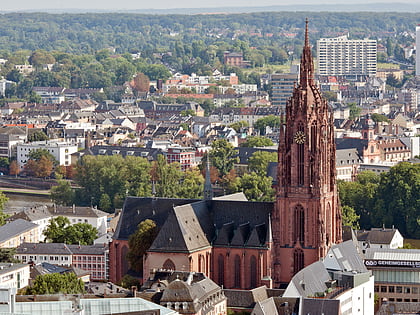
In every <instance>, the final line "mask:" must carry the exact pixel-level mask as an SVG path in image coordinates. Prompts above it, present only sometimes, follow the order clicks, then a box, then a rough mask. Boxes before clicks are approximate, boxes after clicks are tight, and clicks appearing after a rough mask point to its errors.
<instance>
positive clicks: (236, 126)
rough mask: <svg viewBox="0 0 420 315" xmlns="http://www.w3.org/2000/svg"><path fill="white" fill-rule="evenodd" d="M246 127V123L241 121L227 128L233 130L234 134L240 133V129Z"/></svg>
mask: <svg viewBox="0 0 420 315" xmlns="http://www.w3.org/2000/svg"><path fill="white" fill-rule="evenodd" d="M248 126H249V124H248V122H246V121H244V120H241V121H238V122H235V123H233V124H230V125H229V127H230V128H233V129H234V130H235V131H236V132H241V129H242V128H244V127H248Z"/></svg>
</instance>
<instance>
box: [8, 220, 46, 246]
mask: <svg viewBox="0 0 420 315" xmlns="http://www.w3.org/2000/svg"><path fill="white" fill-rule="evenodd" d="M37 226H38V224H35V223H32V222H29V221H26V220H24V219H17V220H15V221H12V222H9V223H6V224H5V225H3V226H1V227H0V243H2V242H4V241H7V240H8V239H10V238H12V237H15V236H18V235H20V234H22V233H24V232H26V231H30V230H32V229H34V228H36V227H37Z"/></svg>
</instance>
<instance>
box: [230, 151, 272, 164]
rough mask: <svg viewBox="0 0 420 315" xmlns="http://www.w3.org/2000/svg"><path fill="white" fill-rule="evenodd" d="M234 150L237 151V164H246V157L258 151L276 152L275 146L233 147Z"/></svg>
mask: <svg viewBox="0 0 420 315" xmlns="http://www.w3.org/2000/svg"><path fill="white" fill-rule="evenodd" d="M235 150H237V151H238V157H239V164H245V165H247V164H248V159H249V158H250V157H251V156H252V155H253V154H254V153H255V152H258V151H264V152H275V153H277V148H275V147H269V148H248V147H239V148H235Z"/></svg>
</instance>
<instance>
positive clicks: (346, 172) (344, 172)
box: [335, 148, 363, 182]
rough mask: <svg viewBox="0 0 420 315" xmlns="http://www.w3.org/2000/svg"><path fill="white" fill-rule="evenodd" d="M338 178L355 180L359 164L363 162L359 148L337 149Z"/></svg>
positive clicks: (348, 180) (347, 180)
mask: <svg viewBox="0 0 420 315" xmlns="http://www.w3.org/2000/svg"><path fill="white" fill-rule="evenodd" d="M335 156H336V164H335V165H336V170H337V179H338V180H344V181H346V182H351V181H354V179H355V178H356V175H357V173H358V171H359V165H360V163H362V162H363V160H362V157H361V156H360V155H359V152H358V151H357V149H355V148H354V149H342V150H336V155H335Z"/></svg>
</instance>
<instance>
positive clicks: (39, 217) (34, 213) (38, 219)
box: [6, 206, 52, 242]
mask: <svg viewBox="0 0 420 315" xmlns="http://www.w3.org/2000/svg"><path fill="white" fill-rule="evenodd" d="M51 218H52V214H51V212H50V211H48V209H47V207H46V206H33V207H31V208H29V209H24V210H22V211H21V212H18V213H16V214H14V215H12V216H11V217H8V218H7V219H6V221H7V222H11V221H15V220H17V219H23V220H26V221H29V222H32V223H35V224H36V225H38V229H37V234H38V240H39V241H40V242H43V241H45V235H44V234H43V232H44V230H45V229H46V228H47V226H48V224H49V221H50V219H51Z"/></svg>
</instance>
